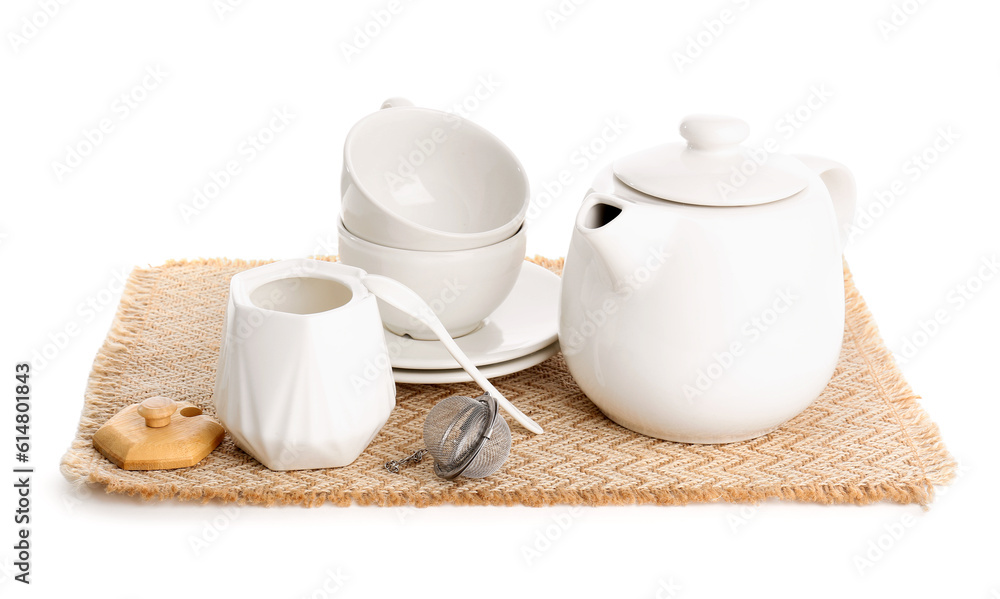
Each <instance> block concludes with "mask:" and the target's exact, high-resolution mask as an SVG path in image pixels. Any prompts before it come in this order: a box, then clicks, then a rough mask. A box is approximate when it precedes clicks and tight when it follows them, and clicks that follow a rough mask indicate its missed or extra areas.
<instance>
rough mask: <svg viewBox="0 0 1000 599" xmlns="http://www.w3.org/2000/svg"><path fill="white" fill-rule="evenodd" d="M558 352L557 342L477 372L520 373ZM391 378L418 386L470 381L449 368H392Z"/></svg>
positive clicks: (490, 374)
mask: <svg viewBox="0 0 1000 599" xmlns="http://www.w3.org/2000/svg"><path fill="white" fill-rule="evenodd" d="M558 351H559V342H558V341H557V342H556V343H553V344H552V345H550V346H548V347H545V348H542V349H540V350H538V351H536V352H534V353H531V354H528V355H527V356H522V357H520V358H515V359H513V360H507V361H506V362H500V363H498V364H486V365H484V366H481V367H479V371H480V372H482V373H483V376H485V377H486V378H488V379H491V378H494V377H498V376H504V375H506V374H513V373H515V372H520V371H522V370H525V369H526V368H531V367H532V366H537V365H538V364H541V363H542V362H544V361H545V360H548V359H549V358H551V357H552V356H554V355H556V353H557V352H558ZM392 378H393V379H395V381H396V382H397V383H419V384H434V383H468V382H471V381H472V377H470V376H469V373H467V372H466V371H464V370H462V369H461V368H449V369H444V370H409V369H406V368H393V369H392Z"/></svg>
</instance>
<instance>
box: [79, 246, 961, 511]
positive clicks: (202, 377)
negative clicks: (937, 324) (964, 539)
mask: <svg viewBox="0 0 1000 599" xmlns="http://www.w3.org/2000/svg"><path fill="white" fill-rule="evenodd" d="M535 261H536V262H538V263H539V264H542V265H543V266H546V267H547V268H550V269H551V270H553V271H555V272H560V271H561V269H562V261H561V260H546V259H543V258H536V259H535ZM258 264H260V263H255V262H243V261H235V260H200V261H192V262H171V263H168V264H166V265H164V266H159V267H155V268H149V269H136V270H135V271H133V273H132V275H131V276H130V278H129V282H128V285H127V288H126V290H125V293H124V296H123V298H122V301H121V305H120V306H119V309H118V313H117V316H116V318H115V321H114V324H113V326H112V329H111V332H110V333H109V335H108V338H107V341H106V342H105V344H104V346H103V347H102V348H101V350H100V352H99V353H98V355H97V358H96V360H95V362H94V367H93V371H92V373H91V375H90V381H89V384H88V387H87V391H86V396H85V401H84V406H83V413H82V417H81V419H80V427H79V431H78V432H77V435H76V438H75V440H74V441H73V444H72V446H71V448H70V450H69V451H68V452H67V453H66V455H65V456H64V458H63V461H62V471H63V473H64V475H65V476H66V477H67V478H68V479H70V480H72V481H87V482H92V483H99V484H102V485H104V486H105V487H106V489H107V491H108V492H109V493H124V494H129V495H138V496H141V497H144V498H161V499H164V498H171V497H173V498H178V499H183V500H210V499H218V500H222V501H231V502H239V503H255V504H267V505H271V504H300V505H307V506H314V505H319V504H323V503H326V502H330V503H333V504H336V505H350V504H352V503H354V504H362V505H381V506H392V505H416V506H430V505H437V504H444V503H453V504H463V505H517V504H523V505H531V506H541V505H549V504H584V505H610V504H630V503H642V504H664V505H668V504H683V503H688V502H695V501H718V500H722V501H733V502H748V501H750V502H752V501H760V500H763V499H765V498H770V497H777V498H782V499H795V500H802V501H813V502H821V503H858V504H865V503H871V502H874V501H879V500H889V501H894V502H899V503H921V504H926V503H928V502H929V501H930V500H931V499H932V497H933V492H934V486H935V485H943V484H946V483H947V482H948V481H949V480H950V479H951V478H952V476H953V475H954V468H955V464H954V462H953V460H952V459H951V457H950V456H949V455H948V452H947V450H946V449H945V447H944V445H943V443H942V441H941V438H940V437H939V435H938V431H937V427H936V426H935V425H934V424H933V423H932V422H931V421H930V419H929V418H928V417H927V415H926V414H925V413H924V411H923V410H922V409H921V408H920V406H919V405H918V403H917V399H918V398H917V396H916V395H914V393H913V392H912V391H911V390H910V388H909V386H908V385H907V383H906V381H904V380H903V377H902V374H901V373H900V371H899V369H898V368H897V366H896V364H895V362H894V361H893V358H892V355H891V354H890V353H889V351H888V350H887V349H886V347H885V345H884V344H883V343H882V340H881V339H880V337H879V335H878V330H877V328H876V326H875V323H874V321H873V320H872V317H871V314H870V313H869V312H868V309H867V307H866V306H865V303H864V301H863V300H862V298H861V296H860V295H859V294H858V291H857V290H856V289H855V287H854V284H853V281H852V279H851V276H850V272H849V271H848V270H847V269H846V267H845V280H846V282H847V323H846V326H845V331H844V345H843V350H842V352H841V357H840V362H839V364H838V366H837V369H836V374H835V375H834V377H833V380H832V381H831V382H830V384H829V386H828V387H827V389H826V391H825V392H824V393H823V395H822V396H821V397H820V398H819V399H818V400H817V401H816V402H815V403H814V404H813V405H812V406H811V407H810V408H809V409H807V410H806V411H805V412H804V413H802V414H801V415H799V416H798V417H796V418H794V419H793V420H791V421H789V422H788V423H786V424H785V425H784V426H783V427H782V428H780V429H779V430H777V431H775V432H773V433H771V434H769V435H766V436H764V437H761V438H758V439H754V440H751V441H746V442H742V443H731V444H727V445H687V444H680V443H671V442H667V441H659V440H656V439H651V438H649V437H644V436H642V435H639V434H636V433H633V432H631V431H629V430H626V429H624V428H622V427H620V426H618V425H616V424H614V423H613V422H611V421H610V420H608V419H607V418H605V417H604V415H603V414H601V412H600V411H598V409H597V408H596V407H595V406H594V405H593V404H592V403H591V402H590V401H589V400H588V399H587V398H586V397H585V396H584V395H583V394H582V393H581V392H580V390H579V388H578V387H577V386H576V384H575V383H574V382H573V379H572V378H571V377H570V375H569V372H568V371H567V370H566V364H565V362H564V361H563V359H562V357H561V355H556V356H554V357H553V358H551V359H549V360H548V361H546V362H544V363H542V364H540V365H538V366H536V367H534V368H531V369H528V370H526V371H523V372H520V373H516V374H512V375H509V376H506V377H502V378H498V379H495V380H494V383H495V384H496V386H497V387H498V388H500V389H501V390H502V391H503V392H504V393H505V394H506V396H507V397H508V398H509V399H510V400H511V401H512V402H513V403H515V404H516V405H517V406H519V407H520V408H521V409H522V410H523V411H524V412H526V413H527V414H528V415H529V416H531V417H532V418H534V419H535V420H536V421H538V423H539V424H541V425H542V426H543V427H544V428H545V431H546V432H545V434H543V435H538V436H533V435H531V434H530V433H528V432H527V431H524V430H523V429H522V428H520V427H519V426H516V425H514V426H512V433H513V448H512V449H511V452H510V458H509V459H508V460H507V462H506V464H505V465H504V467H503V468H502V469H501V470H500V471H499V472H498V473H496V474H494V475H493V476H490V477H488V478H486V479H479V480H471V479H458V480H457V481H454V482H448V481H444V480H441V479H438V478H437V477H436V476H435V475H434V473H433V471H432V463H431V460H430V458H429V457H428V458H426V459H425V460H424V461H423V462H422V463H419V464H416V465H412V466H410V467H408V468H405V469H403V470H402V471H401V472H400V473H399V474H392V473H390V472H388V471H386V470H385V469H384V468H383V464H384V463H385V462H386V461H388V460H392V459H399V458H402V457H404V456H406V455H409V454H410V453H411V452H413V451H414V450H416V449H419V448H421V447H422V439H421V431H422V426H423V421H424V417H425V415H426V414H427V412H428V411H429V410H430V408H431V406H433V405H434V404H435V403H436V402H438V401H439V400H441V399H443V398H445V397H448V396H449V395H453V394H463V395H476V394H477V391H478V389H477V387H476V386H474V385H473V384H471V383H470V384H454V385H405V384H400V385H398V394H397V406H396V409H395V410H394V411H393V413H392V415H391V417H390V418H389V421H388V423H387V424H386V425H385V427H384V428H383V429H382V431H381V432H380V433H379V434H378V436H377V437H376V438H375V440H374V441H373V442H372V444H371V445H370V446H369V447H368V449H367V450H366V451H365V452H364V453H363V454H362V455H361V457H359V458H358V459H357V461H355V462H354V463H353V464H351V465H350V466H347V467H345V468H335V469H328V470H311V471H299V472H272V471H270V470H267V469H266V468H264V467H263V466H261V465H260V464H259V463H258V462H257V461H256V460H254V459H253V458H252V457H250V456H249V455H247V454H245V453H243V452H242V451H241V450H240V449H238V448H237V447H236V446H235V445H234V444H233V442H232V439H230V438H229V436H228V435H227V436H226V439H225V440H224V441H223V443H222V445H221V446H220V447H219V448H218V449H216V450H215V451H214V452H212V453H211V454H210V455H209V456H208V457H207V458H205V459H204V460H203V461H202V462H201V463H199V464H197V465H195V466H192V467H190V468H184V469H179V470H164V471H152V472H128V471H124V470H120V469H118V468H117V467H115V466H114V465H113V464H112V463H111V462H109V461H107V460H106V459H105V458H104V457H103V456H102V455H101V454H100V453H98V452H97V451H96V450H95V449H94V447H93V445H92V443H91V441H92V438H93V435H94V433H95V432H96V431H97V429H98V428H99V427H100V426H101V425H102V424H103V423H104V422H105V421H106V420H107V419H108V418H110V417H111V416H113V415H114V414H116V413H117V412H118V411H119V410H121V409H122V408H124V407H125V406H127V405H129V404H132V403H137V402H140V401H142V400H143V399H145V398H146V397H148V396H150V395H165V396H168V397H171V398H173V399H176V400H179V401H189V402H192V403H194V404H196V405H199V406H201V407H203V408H204V410H205V412H206V413H207V414H209V415H213V414H214V409H213V406H212V389H213V385H214V380H215V368H216V359H217V355H218V350H219V341H220V331H221V329H222V321H223V316H224V309H225V303H226V297H227V293H228V287H229V279H230V277H232V276H233V275H234V274H235V273H237V272H240V271H242V270H245V269H247V268H250V267H252V266H256V265H258Z"/></svg>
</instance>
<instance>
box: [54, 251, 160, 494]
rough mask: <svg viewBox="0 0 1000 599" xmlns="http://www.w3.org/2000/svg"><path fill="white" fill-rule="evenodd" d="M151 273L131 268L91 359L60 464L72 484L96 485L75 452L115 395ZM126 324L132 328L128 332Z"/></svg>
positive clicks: (153, 279)
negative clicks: (75, 423) (77, 419)
mask: <svg viewBox="0 0 1000 599" xmlns="http://www.w3.org/2000/svg"><path fill="white" fill-rule="evenodd" d="M154 273H155V269H148V270H144V269H141V268H134V269H133V270H132V272H131V274H129V277H128V282H127V283H126V284H125V290H124V291H123V292H122V298H121V301H120V303H119V305H118V311H117V312H116V313H115V318H114V320H113V321H112V323H111V330H110V331H109V332H108V336H107V338H106V339H105V340H104V345H102V346H101V349H100V350H99V351H98V352H97V356H96V357H95V358H94V365H93V367H92V369H91V371H90V378H89V379H88V380H87V390H86V392H85V393H84V395H85V397H86V400H85V401H84V404H83V410H82V413H81V415H80V423H79V425H78V426H77V433H76V437H75V438H74V439H73V442H72V444H71V445H70V448H69V450H67V451H66V453H65V455H63V457H62V460H61V461H60V465H59V469H60V471H61V472H62V474H63V476H64V477H66V478H67V479H68V480H70V481H71V482H78V481H89V482H99V481H98V480H96V477H95V476H94V473H92V472H89V471H88V470H87V466H88V465H89V464H90V461H91V460H89V459H88V458H87V456H86V455H81V454H80V453H78V452H79V451H82V450H84V449H85V448H88V447H90V446H91V445H92V443H93V440H92V439H93V435H94V433H95V432H97V429H98V428H100V426H101V424H102V423H101V422H97V421H95V420H94V414H95V413H97V411H98V410H96V409H95V408H97V407H98V406H101V405H104V404H105V403H106V402H105V398H106V397H112V396H113V395H114V389H115V387H116V385H117V382H118V377H119V375H120V374H121V372H122V370H123V368H124V366H125V363H126V362H127V360H128V356H129V353H130V352H131V349H132V344H133V343H134V342H135V341H136V339H137V338H138V337H139V336H140V335H141V333H142V321H143V320H144V319H145V316H144V315H143V314H144V312H143V309H142V307H143V305H144V304H145V302H146V301H147V300H148V298H149V296H150V293H151V292H152V290H153V288H154V287H155V285H156V277H155V276H154ZM128 325H135V326H133V327H132V328H131V330H130V329H129V326H128Z"/></svg>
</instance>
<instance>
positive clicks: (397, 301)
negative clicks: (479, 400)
mask: <svg viewBox="0 0 1000 599" xmlns="http://www.w3.org/2000/svg"><path fill="white" fill-rule="evenodd" d="M361 282H362V283H364V285H365V287H367V288H368V290H369V291H371V292H372V293H373V294H375V296H376V297H378V298H379V299H380V300H382V301H384V302H385V303H387V304H389V305H390V306H392V307H393V308H396V309H398V310H401V311H403V312H406V313H407V314H408V315H410V316H412V317H413V318H416V319H417V320H419V321H420V322H422V323H423V324H424V325H425V326H427V327H428V328H430V329H431V330H432V331H434V334H435V335H437V336H438V338H439V339H440V340H441V343H443V344H444V347H445V349H447V350H448V353H450V354H451V355H452V357H454V358H455V360H457V361H458V363H459V364H461V365H462V368H463V369H465V371H466V372H468V373H469V375H470V376H472V379H473V380H474V381H476V383H477V384H478V385H479V386H480V387H481V388H482V389H483V391H485V392H486V393H489V394H490V395H492V396H493V397H494V398H495V399H496V400H497V403H499V404H500V406H501V407H502V408H503V409H504V411H506V412H507V413H508V414H510V415H511V417H513V418H514V420H516V421H517V422H518V423H520V424H521V426H523V427H524V428H526V429H528V430H529V431H531V432H533V433H535V434H536V435H537V434H541V433H542V432H543V431H542V427H540V426H539V425H538V423H536V422H535V421H534V420H532V419H531V418H529V417H528V416H526V415H525V414H524V413H523V412H521V410H518V409H517V407H515V406H514V404H512V403H510V401H508V400H507V398H505V397H504V396H503V394H501V393H500V392H499V391H497V388H496V387H494V386H493V384H492V383H490V382H489V381H488V380H486V377H484V376H483V374H482V373H481V372H479V369H478V368H476V365H475V364H473V363H472V360H470V359H469V357H468V356H466V355H465V352H463V351H462V348H460V347H459V346H458V344H457V343H455V340H454V339H452V338H451V335H449V334H448V330H447V329H445V328H444V325H443V324H441V321H440V320H439V319H438V317H437V315H436V314H434V311H433V310H431V307H430V306H428V305H427V302H425V301H424V300H423V299H422V298H421V297H420V296H419V295H417V294H416V292H414V291H413V290H412V289H410V288H409V287H407V286H406V285H403V284H402V283H400V282H399V281H396V280H395V279H390V278H389V277H383V276H382V275H365V276H364V277H362V279H361Z"/></svg>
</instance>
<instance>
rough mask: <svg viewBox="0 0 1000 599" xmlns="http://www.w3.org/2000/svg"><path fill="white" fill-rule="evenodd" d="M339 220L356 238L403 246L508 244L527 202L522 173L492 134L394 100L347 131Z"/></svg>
mask: <svg viewBox="0 0 1000 599" xmlns="http://www.w3.org/2000/svg"><path fill="white" fill-rule="evenodd" d="M341 200H342V201H341V218H342V220H343V222H344V224H345V225H346V226H347V228H348V230H350V231H351V232H352V233H353V234H354V235H356V236H358V237H360V238H362V239H364V240H367V241H370V242H372V243H375V244H378V245H383V246H389V247H395V248H400V249H410V250H430V251H445V250H464V249H470V248H477V247H484V246H488V245H492V244H495V243H499V242H501V241H503V240H505V239H508V238H510V237H511V236H512V235H514V233H515V232H517V230H518V229H519V228H520V227H521V225H522V224H523V222H524V217H525V214H526V213H527V210H528V202H529V200H530V196H529V189H528V179H527V177H526V175H525V173H524V168H523V167H522V166H521V163H520V162H519V161H518V160H517V157H515V156H514V154H513V153H512V152H511V151H510V149H509V148H508V147H507V146H506V145H504V144H503V142H501V141H500V140H499V139H497V138H496V136H494V135H493V134H492V133H490V132H489V131H487V130H486V129H483V128H482V127H480V126H479V125H476V124H475V123H473V122H471V121H469V120H466V119H464V118H462V117H460V116H457V115H454V114H449V113H445V112H441V111H437V110H431V109H428V108H418V107H415V106H413V105H412V104H410V103H409V102H407V101H406V100H402V99H398V98H394V99H390V100H387V101H386V102H385V103H384V104H383V108H382V110H379V111H378V112H375V113H373V114H371V115H368V116H367V117H365V118H363V119H361V120H360V121H359V122H358V123H357V124H356V125H354V127H353V128H352V129H351V130H350V132H349V133H348V134H347V140H346V142H345V143H344V167H343V171H342V175H341Z"/></svg>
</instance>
